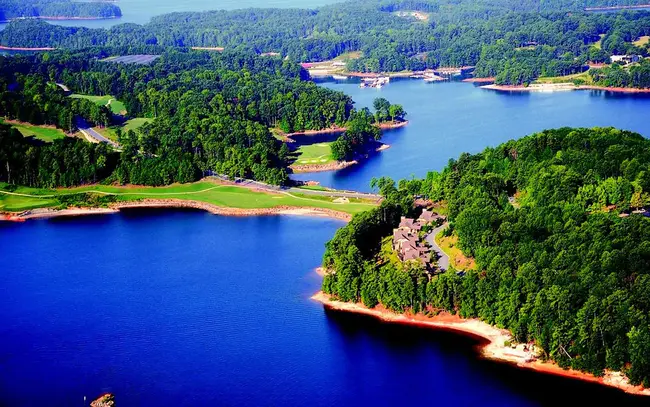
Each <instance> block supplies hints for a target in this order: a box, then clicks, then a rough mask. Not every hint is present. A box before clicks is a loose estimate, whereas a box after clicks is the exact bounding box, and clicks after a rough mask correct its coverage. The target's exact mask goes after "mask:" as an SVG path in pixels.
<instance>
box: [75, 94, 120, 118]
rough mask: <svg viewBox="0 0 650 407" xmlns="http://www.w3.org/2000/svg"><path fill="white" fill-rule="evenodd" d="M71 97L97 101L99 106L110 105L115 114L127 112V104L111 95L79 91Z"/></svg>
mask: <svg viewBox="0 0 650 407" xmlns="http://www.w3.org/2000/svg"><path fill="white" fill-rule="evenodd" d="M70 97H71V98H75V99H88V100H90V101H91V102H93V103H95V104H96V105H99V106H106V105H108V107H109V108H110V109H111V112H113V114H125V113H126V106H124V103H122V102H120V101H119V100H117V99H115V98H114V97H113V96H111V95H104V96H93V95H82V94H79V93H75V94H72V95H70ZM109 103H110V104H109Z"/></svg>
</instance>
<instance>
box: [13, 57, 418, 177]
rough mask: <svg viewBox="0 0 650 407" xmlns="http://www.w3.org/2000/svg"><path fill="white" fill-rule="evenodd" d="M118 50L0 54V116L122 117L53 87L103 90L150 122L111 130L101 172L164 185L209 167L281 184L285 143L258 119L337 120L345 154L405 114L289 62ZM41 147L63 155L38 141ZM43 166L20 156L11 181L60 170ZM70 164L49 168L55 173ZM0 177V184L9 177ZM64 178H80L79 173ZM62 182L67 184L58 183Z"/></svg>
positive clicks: (317, 125) (324, 123)
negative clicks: (111, 153)
mask: <svg viewBox="0 0 650 407" xmlns="http://www.w3.org/2000/svg"><path fill="white" fill-rule="evenodd" d="M147 50H149V51H155V50H158V51H161V50H160V49H159V47H143V48H141V49H138V50H137V51H140V52H143V51H147ZM120 51H122V52H123V51H125V50H124V49H121V48H116V49H111V48H100V49H90V50H80V51H64V52H52V53H43V54H38V55H32V56H14V57H0V116H4V117H6V118H9V119H13V120H19V121H23V122H28V123H31V124H36V125H40V124H46V125H54V126H56V127H58V128H61V129H63V130H65V131H67V132H69V133H73V132H74V131H76V125H77V120H76V118H77V117H82V118H84V119H85V120H86V121H88V122H90V123H91V124H94V125H98V126H107V125H110V124H119V122H120V121H122V120H123V119H122V118H119V119H118V118H116V117H115V116H113V115H112V114H111V112H110V110H109V109H108V108H107V107H105V106H99V105H97V104H95V103H93V102H91V101H89V100H86V99H78V98H70V97H68V96H67V95H66V94H65V92H64V91H63V89H62V87H61V86H59V85H67V87H68V88H69V89H70V91H71V92H76V93H85V94H92V95H112V96H113V97H115V98H116V99H118V100H120V101H122V102H123V103H124V105H125V106H126V110H127V111H128V114H129V115H130V116H131V117H146V118H150V119H152V120H151V121H150V122H148V123H147V124H145V125H143V126H142V127H141V128H139V129H137V130H136V131H133V130H130V131H128V132H123V131H121V129H120V128H118V129H117V137H118V141H119V144H120V145H121V151H120V153H119V160H116V161H115V163H116V164H115V166H114V168H112V170H111V171H108V173H109V175H108V176H106V177H102V178H101V180H103V181H104V182H117V183H122V184H125V183H132V184H141V185H166V184H170V183H173V182H191V181H195V180H197V179H199V178H201V177H202V176H205V175H208V174H212V173H218V174H226V175H228V176H231V177H243V178H253V179H256V180H259V181H264V182H268V183H271V184H278V185H282V184H286V183H288V182H289V172H290V170H289V169H288V165H289V164H290V161H291V157H290V151H289V149H288V148H287V146H286V145H285V144H284V143H282V142H281V141H279V140H277V139H276V138H275V137H273V135H272V134H271V132H270V130H269V129H270V128H273V127H278V128H281V129H282V130H284V131H287V132H291V131H303V130H319V129H325V128H330V127H333V126H338V127H346V126H347V127H348V131H347V132H346V133H345V134H344V136H343V138H342V140H345V141H340V142H339V143H338V144H337V145H342V146H343V145H344V147H342V149H341V151H343V152H342V153H341V154H342V155H341V157H348V156H351V155H353V154H355V153H359V152H360V151H361V150H362V149H363V146H364V145H365V144H366V143H368V142H369V141H370V140H373V141H374V140H375V139H378V138H379V134H380V132H379V129H378V128H377V126H376V124H377V123H379V122H383V121H385V120H388V119H394V120H400V119H401V118H402V117H403V115H404V114H405V113H404V111H403V109H402V108H401V106H397V105H391V104H390V102H388V101H386V100H384V104H385V106H384V104H382V107H381V109H380V111H378V112H377V114H375V115H373V114H370V113H369V112H366V111H361V112H357V111H356V110H355V109H354V108H353V102H352V100H351V99H350V97H348V96H347V95H345V94H343V93H341V92H337V91H333V90H329V89H325V88H322V87H319V86H317V85H316V84H314V83H313V82H311V81H310V80H308V79H309V75H308V74H307V72H306V71H305V70H304V69H303V68H301V67H300V65H298V64H295V63H293V62H290V61H286V60H283V59H280V58H266V57H260V56H257V55H255V54H252V53H246V52H236V51H228V52H223V53H214V52H207V51H192V50H187V49H170V50H168V51H166V52H162V54H161V55H160V58H158V59H156V60H155V61H154V62H153V63H151V64H148V65H139V64H119V63H112V62H110V60H108V61H105V58H106V57H108V56H110V55H115V53H116V52H120ZM127 51H128V50H127ZM131 51H133V50H131ZM79 142H80V143H81V141H79ZM24 143H25V144H29V143H32V141H31V140H25V141H24ZM73 144H74V143H73ZM66 145H67V144H66ZM25 148H27V146H25ZM34 148H35V149H43V148H45V147H43V146H34ZM47 150H52V151H57V152H60V153H61V154H64V153H65V154H67V153H69V151H68V150H65V151H64V150H63V149H52V148H50V146H47ZM72 151H75V152H76V151H78V152H79V153H80V154H81V153H82V152H84V151H85V150H83V149H79V150H75V149H73V150H72ZM37 157H40V155H37ZM37 161H38V160H37ZM52 163H53V161H52V160H49V161H46V160H44V161H42V162H41V164H42V165H43V166H44V167H43V169H41V168H40V167H39V165H31V164H30V165H29V166H28V165H25V166H24V167H23V168H22V169H20V168H19V166H16V164H15V163H14V165H13V166H12V167H13V168H14V169H13V170H12V172H13V173H14V174H18V173H19V172H25V173H29V174H30V175H29V176H24V177H22V178H21V177H19V176H14V177H13V181H14V182H19V180H25V182H28V183H27V185H30V186H55V183H56V180H59V179H61V178H60V177H58V176H53V178H52V179H50V180H47V181H44V180H43V178H41V177H39V176H36V175H35V172H38V171H41V170H42V171H46V169H47V168H49V167H48V166H51V165H53V164H52ZM70 165H72V164H66V165H65V166H54V167H52V168H50V171H53V172H55V173H58V172H59V171H61V172H67V171H69V168H70ZM37 170H38V171H37ZM102 174H104V175H106V174H105V173H102ZM61 176H63V175H61ZM1 179H2V180H4V181H8V180H9V174H8V173H6V174H5V176H4V178H1ZM71 179H74V180H77V182H80V183H83V182H88V181H87V178H86V177H82V178H80V177H72V178H71ZM93 180H96V178H93ZM68 185H69V182H67V181H66V182H65V183H62V184H61V186H68Z"/></svg>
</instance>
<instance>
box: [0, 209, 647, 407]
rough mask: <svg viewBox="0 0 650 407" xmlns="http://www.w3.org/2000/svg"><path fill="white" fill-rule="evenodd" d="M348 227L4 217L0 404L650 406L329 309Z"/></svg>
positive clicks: (160, 216) (158, 217)
mask: <svg viewBox="0 0 650 407" xmlns="http://www.w3.org/2000/svg"><path fill="white" fill-rule="evenodd" d="M341 225H342V223H341V222H339V221H333V220H326V219H319V218H307V217H303V218H301V217H293V216H283V217H251V218H228V217H220V216H213V215H209V214H207V213H204V212H198V211H196V212H195V211H165V210H154V211H130V212H125V213H123V214H120V215H108V216H103V217H102V216H99V217H85V218H77V219H57V220H49V221H46V220H38V221H29V222H26V223H23V224H8V223H3V224H0V253H1V255H2V265H3V267H2V278H1V279H0V292H2V296H0V320H1V321H2V324H0V338H2V339H1V341H2V346H1V347H0V405H1V406H12V407H22V406H35V405H47V406H52V407H54V406H84V405H87V403H85V404H84V402H83V400H84V399H83V398H84V396H86V397H88V399H90V398H94V397H97V396H98V395H100V394H102V393H103V392H113V393H115V394H116V397H117V399H116V400H117V405H118V406H119V407H126V406H169V407H179V406H199V405H214V406H228V405H232V406H240V405H247V406H262V405H268V406H278V405H286V406H294V405H310V406H333V405H339V406H348V405H374V406H396V405H425V404H429V405H450V406H475V405H480V406H538V405H558V400H561V398H560V397H566V395H567V394H570V393H572V392H575V393H577V394H580V397H581V400H582V401H583V402H584V403H585V404H593V405H602V403H604V402H606V401H607V402H611V403H613V405H621V404H623V403H627V402H633V401H634V402H638V403H640V401H641V400H643V401H644V402H645V401H646V400H645V399H641V400H639V399H632V398H629V397H624V396H622V394H621V393H619V392H617V391H613V390H609V389H605V388H601V387H599V386H594V385H589V384H584V383H581V382H575V381H570V380H566V379H560V378H555V377H550V376H544V375H539V374H536V373H532V372H528V371H519V370H517V369H515V368H512V367H509V366H507V365H501V364H496V363H493V362H488V361H483V360H479V359H477V358H476V356H475V353H474V350H473V347H474V345H475V344H476V343H475V342H474V341H473V340H472V339H469V338H465V337H462V336H457V335H452V334H449V333H445V332H436V331H431V330H422V329H417V328H412V327H406V326H396V325H389V324H383V323H379V322H376V321H374V320H372V319H369V318H368V317H361V316H355V315H347V314H341V313H337V312H330V311H325V310H324V309H323V306H322V305H321V304H319V303H316V302H313V301H311V300H310V299H309V297H310V296H311V295H312V294H313V293H314V292H315V291H317V290H318V289H319V285H320V277H319V276H318V275H316V273H315V272H314V271H313V269H314V267H316V266H318V265H319V263H320V260H321V256H322V253H323V245H324V243H325V242H326V241H327V240H328V239H330V238H331V237H332V235H333V234H334V232H335V231H336V229H337V228H339V227H340V226H341ZM540 389H548V390H549V391H540Z"/></svg>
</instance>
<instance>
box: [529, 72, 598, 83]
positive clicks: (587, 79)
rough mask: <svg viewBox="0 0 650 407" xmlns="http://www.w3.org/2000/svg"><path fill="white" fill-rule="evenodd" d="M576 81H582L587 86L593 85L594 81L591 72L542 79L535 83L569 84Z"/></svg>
mask: <svg viewBox="0 0 650 407" xmlns="http://www.w3.org/2000/svg"><path fill="white" fill-rule="evenodd" d="M576 79H582V80H583V81H584V83H585V85H591V84H593V80H592V78H591V76H590V75H589V71H586V72H582V73H576V74H573V75H566V76H546V77H540V78H538V79H537V80H536V81H535V82H534V83H568V82H573V81H574V80H576Z"/></svg>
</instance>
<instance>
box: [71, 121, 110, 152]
mask: <svg viewBox="0 0 650 407" xmlns="http://www.w3.org/2000/svg"><path fill="white" fill-rule="evenodd" d="M76 123H77V128H78V129H79V131H80V132H81V133H82V134H83V135H84V136H85V137H86V138H87V139H89V140H88V141H91V140H95V141H96V142H98V143H106V144H108V145H110V146H112V147H113V148H118V147H119V144H117V143H116V142H114V141H112V140H109V139H107V138H106V137H104V136H102V135H101V134H99V133H97V132H96V131H95V130H93V129H92V128H91V127H90V125H89V124H88V122H86V121H85V120H84V119H83V118H81V117H77V121H76Z"/></svg>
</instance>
